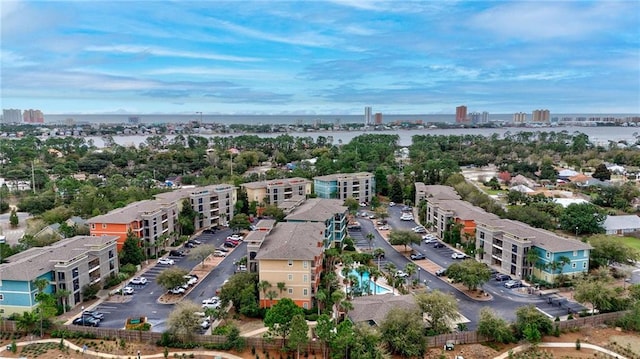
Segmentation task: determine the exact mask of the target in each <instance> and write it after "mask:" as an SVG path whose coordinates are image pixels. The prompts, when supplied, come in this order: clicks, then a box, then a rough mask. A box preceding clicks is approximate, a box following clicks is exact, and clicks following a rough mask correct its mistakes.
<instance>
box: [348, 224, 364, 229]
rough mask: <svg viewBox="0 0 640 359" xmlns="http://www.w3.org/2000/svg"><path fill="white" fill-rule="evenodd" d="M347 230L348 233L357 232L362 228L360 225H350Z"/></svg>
mask: <svg viewBox="0 0 640 359" xmlns="http://www.w3.org/2000/svg"><path fill="white" fill-rule="evenodd" d="M347 229H348V230H350V231H359V230H361V229H362V227H360V224H350V225H348V226H347Z"/></svg>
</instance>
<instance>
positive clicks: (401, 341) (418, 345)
mask: <svg viewBox="0 0 640 359" xmlns="http://www.w3.org/2000/svg"><path fill="white" fill-rule="evenodd" d="M423 330H424V327H423V322H422V315H420V312H419V311H417V310H408V309H404V308H392V309H391V310H390V311H389V312H388V313H387V315H386V316H385V318H384V320H383V322H382V323H381V325H380V333H381V334H382V340H384V342H385V343H386V344H387V347H388V348H389V349H390V351H391V352H392V353H393V354H398V355H401V356H403V357H408V358H421V357H423V356H424V353H425V351H426V342H425V338H424V334H423Z"/></svg>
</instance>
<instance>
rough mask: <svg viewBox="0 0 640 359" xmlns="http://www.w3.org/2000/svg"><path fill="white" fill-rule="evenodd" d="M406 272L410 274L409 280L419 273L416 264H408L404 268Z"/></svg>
mask: <svg viewBox="0 0 640 359" xmlns="http://www.w3.org/2000/svg"><path fill="white" fill-rule="evenodd" d="M404 271H405V272H406V273H407V274H408V276H407V278H411V277H412V276H413V275H414V274H416V273H417V272H418V266H417V265H415V263H407V265H405V266H404Z"/></svg>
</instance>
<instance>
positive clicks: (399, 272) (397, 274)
mask: <svg viewBox="0 0 640 359" xmlns="http://www.w3.org/2000/svg"><path fill="white" fill-rule="evenodd" d="M408 276H409V273H407V272H405V271H401V270H399V271H397V272H396V277H400V278H406V277H408Z"/></svg>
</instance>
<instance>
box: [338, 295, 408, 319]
mask: <svg viewBox="0 0 640 359" xmlns="http://www.w3.org/2000/svg"><path fill="white" fill-rule="evenodd" d="M351 303H352V304H353V309H352V310H350V311H349V313H348V316H349V318H350V319H351V321H352V322H354V323H362V322H367V323H369V324H375V325H380V324H381V323H382V322H383V321H384V318H385V317H386V316H387V313H389V311H390V310H391V309H393V308H402V309H415V310H419V308H418V305H417V304H416V301H415V299H414V298H413V295H411V294H406V295H393V294H392V293H387V294H380V295H366V296H362V297H355V298H353V300H352V301H351Z"/></svg>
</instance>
